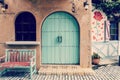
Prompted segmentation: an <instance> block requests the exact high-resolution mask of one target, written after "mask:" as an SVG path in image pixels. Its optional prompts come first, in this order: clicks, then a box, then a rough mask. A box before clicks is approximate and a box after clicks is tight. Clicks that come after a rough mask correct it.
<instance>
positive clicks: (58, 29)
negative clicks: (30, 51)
mask: <svg viewBox="0 0 120 80" xmlns="http://www.w3.org/2000/svg"><path fill="white" fill-rule="evenodd" d="M79 51H80V48H79V26H78V23H77V21H76V20H75V18H74V17H73V16H71V15H70V14H68V13H65V12H55V13H53V14H51V15H49V16H48V17H47V18H46V19H45V21H44V22H43V25H42V63H43V64H60V65H61V64H68V65H70V64H79V62H80V61H79V60H80V59H79V58H80V56H79V55H80V53H79Z"/></svg>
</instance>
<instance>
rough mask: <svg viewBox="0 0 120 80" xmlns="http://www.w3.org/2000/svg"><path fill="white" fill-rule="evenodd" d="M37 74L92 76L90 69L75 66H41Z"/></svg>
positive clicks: (92, 72)
mask: <svg viewBox="0 0 120 80" xmlns="http://www.w3.org/2000/svg"><path fill="white" fill-rule="evenodd" d="M38 73H39V74H71V75H72V74H80V75H84V74H94V70H93V69H92V68H81V67H77V66H71V67H68V66H41V67H40V69H39V71H38Z"/></svg>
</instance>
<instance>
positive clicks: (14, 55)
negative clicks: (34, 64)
mask: <svg viewBox="0 0 120 80" xmlns="http://www.w3.org/2000/svg"><path fill="white" fill-rule="evenodd" d="M33 56H36V51H35V49H6V58H5V61H6V62H29V61H30V58H31V57H33Z"/></svg>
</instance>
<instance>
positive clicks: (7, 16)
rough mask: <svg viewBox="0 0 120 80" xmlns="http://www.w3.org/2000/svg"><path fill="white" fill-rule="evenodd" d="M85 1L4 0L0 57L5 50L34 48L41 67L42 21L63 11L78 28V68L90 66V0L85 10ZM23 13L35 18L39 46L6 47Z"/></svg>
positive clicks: (0, 31) (0, 15) (0, 33)
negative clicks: (17, 18)
mask: <svg viewBox="0 0 120 80" xmlns="http://www.w3.org/2000/svg"><path fill="white" fill-rule="evenodd" d="M84 1H85V0H74V1H72V0H36V1H33V0H32V1H31V2H30V0H5V3H7V4H8V6H9V7H8V9H7V11H6V12H5V13H3V12H1V11H0V28H1V29H0V55H3V54H4V52H5V51H4V50H5V49H6V48H36V49H37V56H36V57H37V68H39V67H40V65H41V63H40V62H41V27H42V23H43V21H44V19H45V18H46V17H47V16H48V15H49V14H51V13H53V12H56V11H65V12H68V13H70V14H71V15H73V16H74V17H75V18H76V19H77V20H78V23H79V26H80V66H81V67H90V66H91V32H90V26H91V0H89V2H88V3H89V9H88V10H85V8H84V6H83V2H84ZM72 3H74V4H75V13H73V12H72ZM23 11H29V12H31V13H32V14H33V15H34V16H35V18H36V29H37V31H36V33H37V35H36V39H37V41H39V42H40V45H39V46H7V45H6V44H5V42H8V41H15V23H14V22H15V19H16V17H17V15H18V14H19V13H21V12H23Z"/></svg>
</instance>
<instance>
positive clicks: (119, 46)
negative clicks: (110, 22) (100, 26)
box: [118, 22, 120, 66]
mask: <svg viewBox="0 0 120 80" xmlns="http://www.w3.org/2000/svg"><path fill="white" fill-rule="evenodd" d="M118 28H119V31H118V33H119V34H118V38H119V40H118V44H119V45H118V55H119V66H120V22H118Z"/></svg>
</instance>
